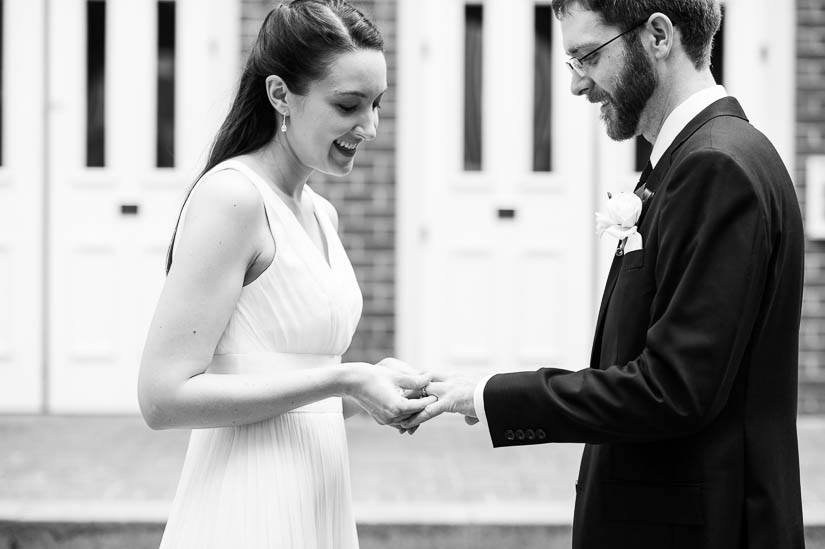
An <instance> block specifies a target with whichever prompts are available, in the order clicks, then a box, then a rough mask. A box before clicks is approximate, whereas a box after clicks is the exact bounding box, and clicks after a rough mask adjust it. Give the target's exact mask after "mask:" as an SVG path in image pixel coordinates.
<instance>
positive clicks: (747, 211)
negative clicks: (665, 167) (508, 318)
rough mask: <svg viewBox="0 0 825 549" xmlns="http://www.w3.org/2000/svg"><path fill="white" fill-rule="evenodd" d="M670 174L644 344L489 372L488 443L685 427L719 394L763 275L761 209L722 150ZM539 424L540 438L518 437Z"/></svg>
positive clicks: (695, 425) (735, 362) (711, 407)
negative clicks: (617, 359) (609, 360)
mask: <svg viewBox="0 0 825 549" xmlns="http://www.w3.org/2000/svg"><path fill="white" fill-rule="evenodd" d="M671 173H672V174H673V175H672V176H671V180H670V181H669V182H668V183H667V185H665V186H663V187H662V189H661V190H660V192H661V193H662V194H663V196H656V197H655V199H656V200H660V201H661V203H660V205H659V206H658V207H659V208H660V210H661V211H660V215H658V216H657V218H656V219H657V221H656V223H657V226H656V227H654V228H653V230H652V231H651V234H654V232H656V233H658V254H657V256H656V258H655V261H656V264H655V267H654V270H653V277H654V279H655V293H654V296H653V298H652V303H651V310H650V313H651V314H650V322H649V325H648V327H647V331H646V333H645V344H644V349H643V351H642V352H641V354H640V355H639V356H638V357H636V358H634V359H633V360H631V361H630V362H628V363H625V364H614V365H610V366H608V367H605V368H603V369H590V368H588V369H585V370H581V371H577V372H571V371H568V370H561V369H552V368H545V369H541V370H538V371H535V372H521V373H513V374H499V375H496V376H494V377H493V378H491V379H490V381H489V382H488V383H487V385H486V387H485V390H484V403H485V409H486V413H487V420H488V427H489V430H490V435H491V438H492V441H493V445H494V446H512V445H520V444H535V443H540V442H591V443H604V442H619V441H628V442H630V441H639V442H641V441H650V440H657V439H665V438H674V437H679V436H686V435H689V434H691V433H694V432H696V431H698V430H700V429H702V427H704V426H705V425H707V424H708V423H709V422H711V421H712V420H713V419H714V417H716V416H717V415H718V413H719V412H720V410H721V409H722V408H723V407H724V405H725V404H726V402H727V399H728V396H729V394H730V390H731V387H732V385H733V381H734V379H735V377H736V375H737V373H738V371H739V367H740V364H741V363H742V361H743V356H744V353H745V352H746V348H747V346H748V342H749V339H750V335H751V332H752V330H753V326H754V323H755V321H756V317H757V314H758V311H759V308H760V301H761V298H762V293H763V288H764V285H765V279H766V272H767V265H768V260H769V244H768V237H767V234H768V231H767V226H766V214H765V213H764V212H763V210H762V208H761V205H760V201H759V199H758V197H757V195H756V192H755V189H754V186H753V183H752V182H751V181H750V180H749V176H748V173H747V172H746V170H744V169H743V168H742V166H740V165H739V164H738V163H737V162H736V161H734V160H733V159H732V158H731V157H730V156H728V155H726V154H724V153H722V152H720V151H718V150H713V149H706V150H700V151H696V152H694V153H692V154H690V155H688V156H687V157H686V158H685V160H684V161H682V162H681V163H679V164H678V165H674V166H673V167H672V168H671ZM611 329H615V330H618V331H619V333H621V327H612V328H611ZM538 430H541V431H542V432H543V433H545V434H546V437H543V438H541V439H539V438H538V437H536V438H527V437H519V436H514V433H515V434H516V435H518V434H520V433H519V431H521V432H529V431H533V432H537V431H538Z"/></svg>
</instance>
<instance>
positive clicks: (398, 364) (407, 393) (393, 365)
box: [376, 357, 425, 435]
mask: <svg viewBox="0 0 825 549" xmlns="http://www.w3.org/2000/svg"><path fill="white" fill-rule="evenodd" d="M376 366H384V367H385V368H390V369H392V370H395V371H396V372H400V373H403V374H409V375H417V374H424V373H425V372H423V371H422V370H417V369H415V368H413V367H412V366H410V364H409V363H407V362H404V361H403V360H399V359H397V358H394V357H387V358H384V359H382V360H380V361H379V362H377V363H376ZM401 394H403V395H404V397H405V398H416V399H418V398H421V397H423V396H424V394H425V390H424V389H405V390H403V391H402V393H401ZM410 417H412V416H408V417H405V418H403V421H407V420H409V419H410ZM392 426H393V427H395V428H396V429H397V430H398V432H399V433H400V434H402V435H403V434H404V433H409V434H410V435H412V434H413V433H415V432H416V431H417V430H418V427H419V426H418V425H416V426H415V427H410V428H409V429H406V428H404V427H401V426H400V425H398V424H397V423H396V424H393V425H392Z"/></svg>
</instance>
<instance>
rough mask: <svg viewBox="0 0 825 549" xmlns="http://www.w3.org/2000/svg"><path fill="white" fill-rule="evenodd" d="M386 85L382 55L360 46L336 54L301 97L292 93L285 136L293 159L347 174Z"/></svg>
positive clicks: (372, 129) (371, 133)
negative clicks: (322, 76) (326, 69)
mask: <svg viewBox="0 0 825 549" xmlns="http://www.w3.org/2000/svg"><path fill="white" fill-rule="evenodd" d="M386 89H387V63H386V60H385V59H384V54H383V53H381V52H379V51H376V50H369V49H363V50H356V51H354V52H347V53H343V54H339V55H338V56H337V57H336V58H335V59H334V60H333V61H332V63H331V64H330V68H329V70H328V73H327V75H326V76H325V77H324V78H322V79H320V80H316V81H315V82H312V83H311V84H310V87H309V90H308V91H307V93H306V95H302V96H293V97H294V103H293V107H292V108H291V109H290V113H289V114H290V116H289V119H288V120H287V126H288V129H287V134H288V135H287V140H288V142H289V145H290V147H291V148H292V150H293V152H294V153H295V155H296V157H297V158H298V160H299V161H300V162H301V163H302V164H304V165H305V166H306V167H308V168H311V169H313V170H318V171H320V172H323V173H327V174H331V175H346V174H348V173H350V171H352V166H353V163H354V161H355V155H356V154H357V152H358V147H359V145H361V143H363V142H364V141H372V140H373V139H375V136H376V132H377V130H378V109H379V106H380V103H381V98H382V97H383V95H384V92H385V91H386ZM278 131H280V129H279V130H278Z"/></svg>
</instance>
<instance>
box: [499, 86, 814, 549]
mask: <svg viewBox="0 0 825 549" xmlns="http://www.w3.org/2000/svg"><path fill="white" fill-rule="evenodd" d="M647 188H648V189H649V190H651V191H653V192H654V194H653V196H652V198H649V199H648V200H647V201H646V202H645V206H644V209H643V214H642V219H641V222H640V225H639V231H640V233H641V234H642V236H643V246H644V247H643V249H642V250H639V251H633V252H628V253H627V254H625V255H621V256H620V255H617V257H615V259H614V260H613V264H612V266H611V268H610V273H609V275H608V279H607V286H606V288H605V291H604V296H603V298H602V303H601V308H600V311H599V317H598V324H597V326H596V335H595V340H594V343H593V353H592V357H591V363H590V368H588V369H584V370H582V371H578V372H571V371H568V370H560V369H552V368H546V369H541V370H538V371H536V372H525V373H514V374H501V375H496V376H494V377H492V378H491V379H490V381H489V382H488V383H487V385H486V387H485V390H484V403H485V411H486V415H487V420H488V424H489V429H490V434H491V436H492V440H493V444H494V445H495V446H515V445H525V444H539V443H543V442H585V443H587V444H586V445H585V448H584V454H583V456H582V463H581V470H580V472H579V479H578V483H577V487H576V492H577V497H576V507H575V518H574V525H573V547H574V548H576V549H612V548H628V549H630V548H632V549H668V548H682V549H705V548H713V549H737V548H749V549H756V548H759V549H786V548H787V549H790V548H799V547H804V541H803V529H802V506H801V498H800V485H799V456H798V447H797V434H796V405H797V360H798V358H797V346H798V336H799V319H800V308H801V300H802V276H803V245H804V244H803V228H802V221H801V216H800V212H799V205H798V202H797V198H796V194H795V192H794V188H793V184H792V183H791V179H790V177H789V176H788V172H787V170H786V168H785V166H784V165H783V163H782V161H781V160H780V158H779V156H778V155H777V153H776V151H775V150H774V148H773V146H772V145H771V144H770V142H769V141H768V140H767V139H766V138H765V137H764V136H763V135H762V134H761V133H759V132H758V131H757V130H756V129H754V128H753V126H751V125H750V124H749V123H748V121H747V118H746V117H745V114H744V112H743V111H742V109H741V107H740V106H739V103H738V102H737V101H736V100H735V99H733V98H724V99H721V100H719V101H717V102H715V103H714V104H712V105H710V106H709V107H708V108H707V109H705V110H704V111H703V112H702V113H701V114H699V115H698V116H697V117H696V118H695V119H694V120H693V121H691V122H690V124H688V126H687V127H686V128H685V129H684V130H683V131H682V132H681V133H680V134H679V136H678V137H677V138H676V140H675V141H674V142H673V144H672V145H671V147H670V148H669V149H668V150H667V151H666V152H665V154H664V156H663V157H662V158H661V160H660V161H659V162H658V164H657V165H656V167H655V169H654V170H653V172H652V173H651V174H650V177H649V178H648V180H647ZM571 489H572V487H571Z"/></svg>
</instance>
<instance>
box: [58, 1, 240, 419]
mask: <svg viewBox="0 0 825 549" xmlns="http://www.w3.org/2000/svg"><path fill="white" fill-rule="evenodd" d="M48 6H49V9H48V33H49V80H50V85H49V107H50V109H49V128H50V132H49V156H48V160H49V165H50V177H49V179H48V194H49V197H50V201H49V211H50V223H49V229H50V231H49V249H50V255H49V258H50V262H49V266H48V267H49V268H48V273H49V305H50V307H49V311H50V322H49V336H50V338H49V343H50V345H49V375H48V387H49V389H48V399H49V405H50V410H52V411H56V412H85V411H94V412H119V411H130V412H131V411H136V410H137V398H136V379H137V371H138V365H139V361H140V354H141V349H142V345H143V341H144V338H145V334H146V329H147V327H148V324H149V321H150V318H151V314H152V311H153V309H154V305H155V303H156V300H157V296H158V293H159V290H160V287H161V284H162V282H163V277H164V267H165V262H164V255H165V252H166V247H167V245H168V242H169V238H170V236H171V231H172V228H173V226H174V222H175V219H176V216H177V212H178V208H179V206H180V202H181V199H182V197H183V193H184V191H185V189H186V187H187V185H188V184H190V183H191V181H192V178H193V177H194V176H195V175H196V172H197V170H198V168H199V167H200V166H202V161H203V156H204V154H205V152H206V150H207V148H208V146H209V144H210V141H211V139H212V137H213V135H214V132H215V129H216V128H217V125H218V123H219V122H220V117H221V116H222V115H223V113H224V112H225V108H226V106H227V101H228V100H229V99H231V94H232V91H233V89H232V88H233V86H234V83H235V79H236V78H237V66H238V54H239V51H240V47H239V36H240V16H239V9H240V8H239V2H237V0H211V1H210V2H209V7H208V9H207V8H206V6H205V5H204V3H203V2H200V1H197V0H179V1H177V2H173V1H166V0H161V1H157V0H109V1H103V0H53V1H51V2H49V4H48Z"/></svg>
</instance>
